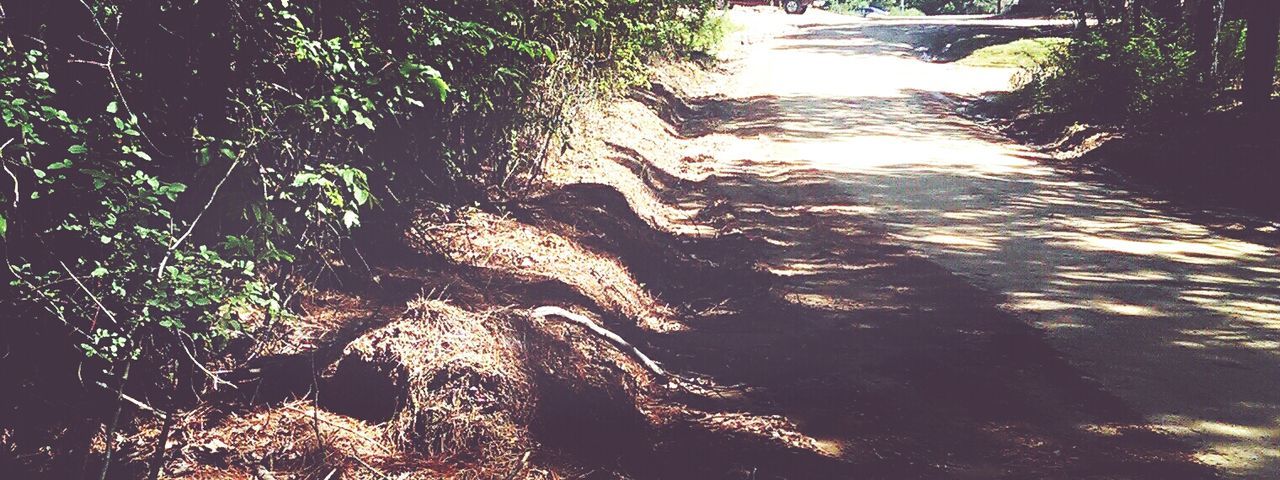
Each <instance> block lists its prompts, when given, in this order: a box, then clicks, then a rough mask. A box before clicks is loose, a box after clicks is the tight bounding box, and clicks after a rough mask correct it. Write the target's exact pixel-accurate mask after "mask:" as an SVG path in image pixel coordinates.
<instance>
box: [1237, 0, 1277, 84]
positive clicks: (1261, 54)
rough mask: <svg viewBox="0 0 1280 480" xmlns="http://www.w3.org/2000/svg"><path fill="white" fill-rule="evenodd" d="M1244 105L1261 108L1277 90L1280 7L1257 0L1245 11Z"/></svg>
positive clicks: (1265, 0) (1271, 0) (1267, 1)
mask: <svg viewBox="0 0 1280 480" xmlns="http://www.w3.org/2000/svg"><path fill="white" fill-rule="evenodd" d="M1245 15H1246V20H1247V22H1248V23H1247V24H1246V28H1248V30H1247V32H1246V34H1245V35H1246V41H1245V60H1244V63H1245V65H1244V102H1245V105H1246V106H1248V107H1249V108H1262V107H1264V106H1266V105H1267V104H1268V103H1270V101H1271V94H1272V93H1273V92H1274V90H1275V76H1276V54H1277V49H1278V48H1280V4H1277V3H1276V2H1274V1H1273V0H1254V1H1253V2H1251V3H1250V4H1249V5H1248V10H1247V11H1246V14H1245Z"/></svg>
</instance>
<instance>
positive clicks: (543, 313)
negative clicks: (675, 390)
mask: <svg viewBox="0 0 1280 480" xmlns="http://www.w3.org/2000/svg"><path fill="white" fill-rule="evenodd" d="M533 316H535V317H541V318H546V317H560V318H563V319H565V320H567V321H570V322H573V323H576V324H578V325H582V326H584V327H587V329H588V330H591V332H592V333H595V334H596V335H599V336H601V337H604V338H606V339H608V340H609V341H610V342H613V344H614V345H617V346H618V348H621V349H622V350H623V351H626V352H628V353H630V354H631V355H632V356H634V357H635V358H636V360H639V361H640V363H641V364H643V365H644V366H645V368H648V369H649V371H650V372H653V374H654V375H657V376H659V377H666V376H667V372H666V371H664V370H663V369H662V367H660V366H658V363H657V362H655V361H653V359H651V358H649V356H648V355H645V354H644V352H641V351H640V349H638V348H636V347H635V346H634V345H632V344H630V343H628V342H627V341H626V340H624V339H623V338H622V337H620V336H618V334H616V333H613V332H611V331H609V330H608V329H606V328H604V327H601V326H600V325H598V324H596V322H594V321H592V320H591V319H590V318H587V317H585V316H582V315H578V314H576V313H573V312H570V311H568V310H565V309H563V308H560V307H555V306H545V307H538V308H535V309H533Z"/></svg>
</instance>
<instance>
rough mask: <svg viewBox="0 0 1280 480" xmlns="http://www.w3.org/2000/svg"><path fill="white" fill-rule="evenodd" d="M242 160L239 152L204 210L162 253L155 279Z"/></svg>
mask: <svg viewBox="0 0 1280 480" xmlns="http://www.w3.org/2000/svg"><path fill="white" fill-rule="evenodd" d="M243 158H244V152H243V151H242V152H240V155H239V156H237V157H236V160H235V161H234V162H231V167H230V168H228V169H227V173H225V174H223V175H222V180H219V181H218V184H217V185H215V186H214V187H213V193H210V194H209V200H208V201H206V202H204V208H202V209H200V213H197V214H196V218H195V219H194V220H192V221H191V225H188V226H187V231H186V232H183V233H182V236H180V237H178V238H177V239H176V240H174V241H173V244H171V245H169V248H168V249H167V250H166V251H165V252H164V258H161V259H160V266H159V267H156V279H162V278H164V267H165V265H166V264H168V263H169V257H170V256H172V255H173V252H174V251H175V250H177V249H178V247H179V246H181V245H182V242H185V241H186V240H187V238H188V237H190V236H191V232H193V231H195V229H196V224H198V223H200V219H201V218H204V212H207V211H209V207H211V206H212V205H213V200H214V199H216V198H218V191H219V190H222V185H224V184H226V183H227V179H228V178H231V172H234V171H235V169H236V167H238V166H240V160H241V159H243Z"/></svg>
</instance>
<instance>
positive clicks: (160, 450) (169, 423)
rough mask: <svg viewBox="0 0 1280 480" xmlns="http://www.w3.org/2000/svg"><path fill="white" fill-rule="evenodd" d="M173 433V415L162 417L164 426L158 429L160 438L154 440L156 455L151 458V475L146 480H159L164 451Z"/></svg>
mask: <svg viewBox="0 0 1280 480" xmlns="http://www.w3.org/2000/svg"><path fill="white" fill-rule="evenodd" d="M172 431H173V415H165V416H164V426H162V427H160V436H159V437H157V438H156V454H155V456H153V457H151V475H149V476H148V477H147V479H148V480H159V479H160V472H161V471H163V470H164V454H165V449H166V448H167V447H168V446H169V433H170V432H172Z"/></svg>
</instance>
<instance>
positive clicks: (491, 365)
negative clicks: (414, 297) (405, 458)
mask: <svg viewBox="0 0 1280 480" xmlns="http://www.w3.org/2000/svg"><path fill="white" fill-rule="evenodd" d="M513 339H514V336H513V335H512V332H511V329H510V326H509V324H508V323H507V319H506V318H505V316H503V315H477V314H473V313H471V312H467V311H464V310H461V309H458V308H456V307H452V306H450V305H448V304H445V303H443V302H439V301H426V300H418V301H414V302H412V303H411V304H410V305H409V310H408V311H407V312H406V313H405V315H404V317H403V318H401V319H400V320H398V321H395V322H393V323H391V324H390V325H387V326H385V327H382V328H379V329H377V330H374V331H372V332H369V333H367V334H365V335H364V336H362V337H360V338H359V339H357V340H356V341H354V342H352V343H351V344H350V345H348V346H347V348H346V350H345V351H344V353H343V356H342V359H341V360H340V361H339V363H338V365H337V368H336V371H335V373H334V376H333V381H332V382H330V383H331V384H332V385H334V386H335V387H336V392H335V394H336V395H339V398H342V399H343V401H342V402H341V403H340V404H339V405H338V406H339V408H343V409H346V410H350V411H352V412H353V413H356V414H359V415H360V416H362V417H365V418H372V419H379V420H381V419H386V420H387V433H388V434H389V436H390V437H391V438H392V439H393V441H394V442H395V443H396V444H397V445H399V446H401V447H403V448H405V449H410V450H414V451H417V452H420V453H422V454H424V455H427V456H430V457H432V458H439V459H445V460H448V459H456V458H467V459H473V458H496V457H499V456H502V455H506V454H510V453H511V452H515V451H520V450H522V449H525V448H526V447H527V446H528V445H529V439H528V430H527V425H528V424H529V420H530V418H531V417H532V408H533V402H534V390H533V384H532V383H533V381H532V379H531V378H530V374H529V372H528V370H527V369H525V367H524V364H523V362H522V360H521V357H522V355H523V350H524V349H523V347H522V346H521V345H519V344H516V343H515V342H514V341H513Z"/></svg>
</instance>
